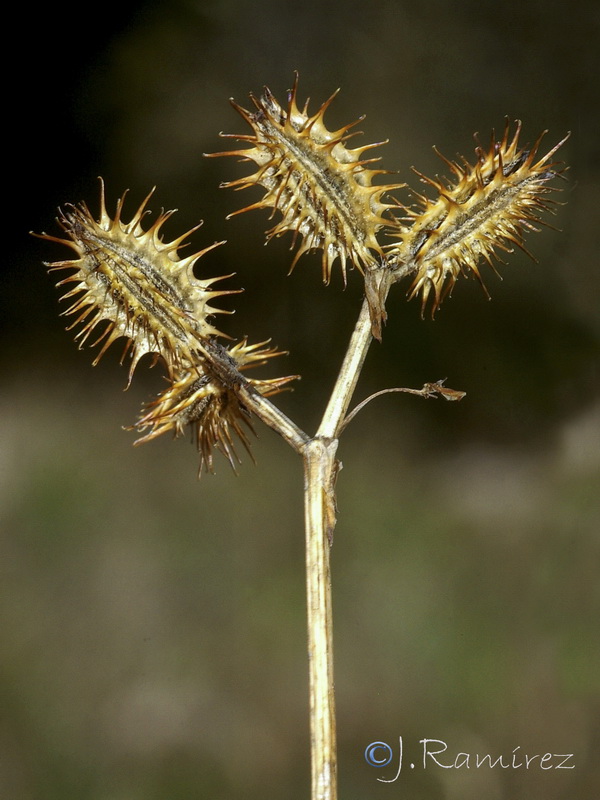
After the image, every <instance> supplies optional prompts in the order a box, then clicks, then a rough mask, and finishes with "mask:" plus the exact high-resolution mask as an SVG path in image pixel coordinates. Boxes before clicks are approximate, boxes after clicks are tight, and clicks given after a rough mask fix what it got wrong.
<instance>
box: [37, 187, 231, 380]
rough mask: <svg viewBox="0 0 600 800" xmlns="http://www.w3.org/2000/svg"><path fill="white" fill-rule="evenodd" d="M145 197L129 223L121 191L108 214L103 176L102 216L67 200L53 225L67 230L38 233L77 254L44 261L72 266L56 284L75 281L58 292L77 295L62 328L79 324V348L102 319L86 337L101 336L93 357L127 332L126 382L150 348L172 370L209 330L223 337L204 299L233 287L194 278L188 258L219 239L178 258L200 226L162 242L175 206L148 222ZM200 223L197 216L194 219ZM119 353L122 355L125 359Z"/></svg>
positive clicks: (57, 266) (58, 266)
mask: <svg viewBox="0 0 600 800" xmlns="http://www.w3.org/2000/svg"><path fill="white" fill-rule="evenodd" d="M153 192H154V190H152V192H150V194H149V195H148V196H147V197H146V199H145V200H144V202H143V203H142V204H141V205H140V207H139V208H138V210H137V211H136V212H135V214H134V215H133V217H132V218H131V220H130V221H129V222H124V221H123V219H122V217H121V215H122V212H123V204H124V200H125V195H123V197H121V199H120V200H119V201H118V202H117V207H116V213H115V216H114V219H113V218H111V217H110V216H109V214H108V213H107V211H106V203H105V194H104V183H103V182H101V193H100V217H99V219H98V221H96V220H95V219H94V217H93V216H92V214H91V213H90V211H89V210H88V208H87V206H86V205H85V204H84V203H82V204H81V205H80V206H71V205H69V206H66V211H64V212H61V216H60V217H59V220H58V222H59V224H60V226H61V227H62V229H63V230H64V232H65V233H66V234H67V236H68V238H67V239H61V238H57V237H54V236H49V235H48V234H42V235H41V237H42V238H44V239H48V240H50V241H56V242H60V243H61V244H66V245H68V246H69V247H71V248H72V249H73V250H74V251H75V252H76V253H77V258H76V259H73V260H69V261H57V262H54V263H51V264H47V266H48V267H49V269H50V271H54V270H62V269H71V270H75V272H74V273H73V274H71V275H69V276H68V277H67V278H64V279H63V280H61V281H60V282H59V283H58V284H57V285H58V286H63V285H65V284H70V283H74V284H75V286H74V287H73V288H72V289H71V290H70V291H68V292H67V293H66V294H65V295H63V297H62V299H63V300H64V299H66V298H73V297H75V298H76V299H75V302H73V304H72V305H71V306H70V307H69V308H68V309H67V310H66V311H64V312H63V315H66V316H71V315H77V318H76V319H75V321H74V322H73V323H72V324H71V325H70V326H69V328H68V330H70V329H71V328H74V327H75V326H76V325H78V324H80V323H81V324H82V325H83V327H82V328H81V329H80V330H79V332H78V334H77V335H76V337H75V338H76V339H78V340H79V346H80V347H82V346H83V344H84V342H86V341H87V340H88V339H89V337H90V336H91V334H92V332H93V331H94V330H95V329H96V328H97V326H98V325H100V323H102V322H105V323H106V325H105V327H104V328H103V330H102V331H101V333H100V335H99V336H98V338H97V339H96V341H95V342H93V343H92V344H93V345H95V344H98V343H100V342H102V341H103V346H102V349H101V350H100V353H99V354H98V356H97V357H96V359H95V361H94V365H95V364H97V363H98V361H99V360H100V358H101V357H102V355H103V354H104V353H105V352H106V350H107V349H108V348H109V347H110V345H111V344H112V342H114V341H115V340H116V339H118V338H120V337H121V336H124V337H126V339H127V340H128V341H127V345H126V347H125V351H124V353H123V358H124V357H125V355H126V353H127V352H128V351H129V352H130V353H131V366H130V370H129V381H130V382H131V377H132V375H133V372H134V370H135V368H136V366H137V364H138V362H139V360H140V358H142V356H144V355H145V354H146V353H154V354H156V357H157V358H158V357H162V359H163V360H164V362H165V364H166V366H167V369H168V371H169V373H170V374H172V373H173V370H174V369H175V368H176V367H178V366H180V365H181V364H182V363H183V362H184V361H186V362H190V361H193V360H194V356H193V355H192V354H193V353H194V351H195V350H196V349H201V348H202V342H203V341H205V340H206V339H207V338H208V337H211V336H222V335H223V334H221V333H220V332H219V331H218V330H217V329H216V328H214V327H213V326H212V325H211V324H210V322H209V321H208V320H209V318H210V317H211V316H212V315H214V314H217V313H230V312H224V311H220V310H219V309H215V308H213V307H212V306H211V305H210V302H211V301H212V300H213V299H214V298H215V297H219V296H222V295H227V294H234V293H235V292H233V291H214V290H212V289H211V288H210V287H211V286H212V284H214V283H216V282H217V281H220V280H223V277H230V276H223V277H218V278H209V279H204V280H202V281H200V280H198V279H197V278H195V277H194V273H193V269H194V265H195V264H196V262H197V261H198V259H199V258H201V257H202V256H203V255H204V254H205V253H207V252H208V251H209V250H212V249H213V248H214V247H217V246H218V245H220V244H223V242H216V243H215V244H212V245H210V246H209V247H206V248H205V249H204V250H200V251H199V252H196V253H193V254H192V255H189V256H187V257H186V258H180V257H179V249H180V247H181V246H182V243H183V241H184V240H185V239H186V238H187V237H188V236H189V235H190V234H191V233H193V232H194V231H195V230H197V228H199V227H200V225H198V226H196V227H195V228H192V230H190V231H187V232H186V233H184V234H183V235H182V236H179V237H178V238H177V239H175V240H174V241H172V242H163V240H162V238H161V228H162V226H163V225H164V223H165V222H166V221H167V219H169V217H170V216H171V215H172V214H173V213H174V212H173V211H167V212H162V213H161V214H160V215H159V216H158V218H157V219H156V221H155V222H154V223H153V224H152V225H151V226H150V227H149V228H148V229H147V230H144V228H143V227H142V219H143V217H144V216H145V215H146V214H147V213H148V212H147V210H146V207H147V204H148V201H149V199H150V197H151V196H152V194H153ZM200 224H202V223H200ZM123 358H122V360H123Z"/></svg>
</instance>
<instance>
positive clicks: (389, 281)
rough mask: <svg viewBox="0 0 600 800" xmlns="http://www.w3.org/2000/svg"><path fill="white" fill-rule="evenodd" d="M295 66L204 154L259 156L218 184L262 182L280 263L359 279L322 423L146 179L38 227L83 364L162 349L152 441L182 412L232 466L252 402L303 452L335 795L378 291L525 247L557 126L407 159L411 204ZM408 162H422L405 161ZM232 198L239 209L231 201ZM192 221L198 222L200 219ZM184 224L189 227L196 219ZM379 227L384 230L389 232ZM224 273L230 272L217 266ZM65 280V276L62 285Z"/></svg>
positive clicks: (311, 612)
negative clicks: (329, 121) (267, 374)
mask: <svg viewBox="0 0 600 800" xmlns="http://www.w3.org/2000/svg"><path fill="white" fill-rule="evenodd" d="M297 94H298V79H297V76H296V79H295V82H294V86H293V88H292V90H291V91H290V92H289V94H288V99H287V104H286V105H280V104H279V103H278V102H277V100H276V99H275V98H274V97H273V95H272V94H271V92H270V91H269V90H268V89H266V88H265V90H264V92H263V94H262V96H260V97H255V96H254V95H251V96H250V97H251V100H252V103H253V106H254V110H253V111H248V110H246V109H244V108H242V107H241V106H239V105H237V103H235V102H233V101H232V103H233V106H234V108H235V109H236V110H237V111H238V112H239V113H240V114H241V116H242V117H243V119H244V120H245V121H246V122H247V123H248V125H249V126H250V128H251V133H249V134H236V135H229V134H222V135H224V136H227V137H229V138H234V139H236V140H238V141H241V142H243V143H245V146H243V147H241V149H236V150H229V151H227V152H224V153H217V154H211V155H228V156H236V157H238V158H239V159H241V160H242V161H250V162H253V163H254V165H255V171H254V172H252V173H251V174H249V175H246V176H244V177H241V178H238V179H237V180H233V181H229V182H228V183H225V184H223V185H224V186H228V187H231V188H233V189H235V190H242V189H247V188H251V187H254V186H257V187H260V188H261V189H262V191H263V195H262V198H261V199H259V200H258V201H255V202H253V203H252V204H251V205H249V206H247V207H246V208H244V209H242V211H249V210H251V209H262V208H266V209H270V210H271V217H272V218H275V217H276V223H275V224H274V226H273V227H271V229H270V230H269V231H268V232H267V234H266V235H267V239H270V238H272V237H274V236H281V235H283V234H286V233H288V232H289V233H291V234H292V248H295V249H296V254H295V257H294V259H293V261H292V265H291V268H292V269H293V267H294V266H295V264H296V262H297V261H298V259H299V257H300V256H301V255H302V254H303V253H305V252H307V251H309V250H320V251H321V253H322V276H323V280H324V282H325V283H329V281H330V277H331V273H332V269H333V267H334V264H335V262H336V261H339V263H340V269H341V272H342V275H343V278H344V282H345V281H346V277H347V276H346V271H347V267H348V265H350V266H351V267H356V269H357V271H358V272H360V273H361V274H362V276H363V280H364V289H365V301H364V303H363V306H362V309H361V311H360V314H359V317H358V320H357V323H356V326H355V329H354V332H353V334H352V337H351V339H350V342H349V345H348V349H347V352H346V356H345V358H344V361H343V364H342V366H341V369H340V373H339V375H338V379H337V382H336V384H335V387H334V390H333V392H332V394H331V397H330V399H329V402H328V405H327V408H326V410H325V413H324V415H323V418H322V421H321V423H320V425H319V428H318V430H317V432H316V433H315V434H314V435H313V436H309V435H308V434H306V433H305V432H304V431H302V430H301V429H300V428H299V427H298V426H297V425H296V424H295V423H294V422H292V421H291V420H290V419H288V418H287V417H286V416H285V415H284V414H283V413H282V412H281V411H280V410H279V409H278V408H277V407H276V406H275V405H274V404H273V403H272V402H271V401H270V400H269V399H268V398H269V397H270V396H271V395H274V394H276V393H277V392H279V391H281V390H282V389H284V388H285V387H287V386H288V384H289V383H290V382H291V381H293V380H294V378H296V377H298V376H287V377H282V378H274V379H273V378H271V379H268V380H261V379H257V378H252V377H246V370H247V368H249V367H253V366H259V365H260V364H262V363H264V362H265V361H267V360H268V359H271V358H274V357H276V356H278V355H280V354H281V353H280V352H279V351H278V350H277V349H276V348H272V347H269V346H268V342H261V343H260V344H254V345H250V344H248V342H247V341H246V340H243V341H240V342H238V343H235V344H231V341H230V340H229V342H228V341H227V339H228V337H226V336H225V335H224V334H223V333H221V332H220V331H219V330H218V329H217V328H216V327H214V325H213V322H212V321H211V320H212V319H213V317H214V316H215V314H218V313H223V312H221V311H219V310H218V309H216V308H215V307H213V306H212V305H211V303H212V302H213V301H214V300H215V299H217V298H218V297H221V296H223V295H227V294H232V293H235V290H217V289H214V288H212V287H213V285H214V284H215V283H218V282H219V281H221V280H223V279H224V278H211V279H204V280H203V279H200V278H196V277H195V276H194V272H193V270H194V267H195V266H196V263H197V262H198V261H199V260H200V259H201V258H202V257H204V256H205V255H206V254H207V253H208V252H209V251H211V250H212V249H213V248H214V247H216V246H218V245H221V244H223V242H217V243H215V244H213V245H210V246H208V247H206V248H204V249H203V250H201V251H199V252H197V253H194V254H193V255H190V256H187V257H185V258H184V257H181V256H180V254H179V251H180V248H181V246H182V244H183V242H184V240H185V239H187V237H188V236H189V234H191V233H192V232H193V231H188V232H187V233H185V234H183V235H182V236H180V237H179V238H177V239H175V240H174V241H171V242H163V240H162V237H161V229H162V226H163V224H164V222H165V221H166V220H167V219H168V218H169V217H170V216H171V214H172V212H167V213H164V212H161V214H160V215H159V216H158V218H157V219H156V221H155V222H154V223H153V224H151V225H149V226H148V227H147V228H144V226H143V220H144V217H145V216H146V214H147V213H148V211H147V205H148V203H149V201H150V197H151V195H152V192H151V193H150V194H149V195H148V197H147V198H146V199H145V200H144V201H143V203H142V204H141V205H140V207H139V208H138V209H137V211H136V212H135V213H134V215H133V216H132V218H131V219H130V221H129V222H125V221H124V219H123V206H124V198H125V196H123V197H122V198H121V199H120V200H119V201H118V203H117V206H116V211H115V213H114V216H112V217H111V216H110V215H109V213H108V212H107V209H106V202H105V196H104V185H103V184H102V188H101V199H100V212H99V217H98V220H96V219H95V218H94V216H93V215H92V214H91V212H90V211H89V210H88V208H87V206H85V205H83V204H82V205H80V206H79V207H74V206H68V207H66V210H65V211H64V212H61V214H60V217H59V220H58V222H59V225H60V226H61V228H62V229H63V232H64V234H65V235H66V238H60V237H54V236H49V235H47V234H41V236H42V237H43V238H45V239H48V240H51V241H56V242H60V243H63V244H66V245H68V246H69V247H70V248H71V249H72V250H74V251H75V254H76V258H74V259H71V260H68V261H59V262H54V263H52V264H49V265H48V266H49V268H50V270H52V271H53V270H70V272H69V274H68V276H67V277H66V278H64V279H63V280H61V281H60V282H59V284H58V285H59V286H63V285H69V286H70V288H69V291H68V292H67V293H66V294H65V295H64V297H63V299H66V298H69V299H70V300H72V304H71V305H70V306H69V307H68V308H67V309H66V311H64V312H63V313H64V314H65V315H66V316H74V317H75V320H74V322H73V323H72V324H71V325H70V326H69V327H70V328H74V327H76V326H80V327H79V331H78V333H77V334H76V337H75V338H76V339H77V340H78V341H79V346H80V347H81V346H82V345H83V344H84V343H85V342H87V341H88V340H89V339H90V338H93V337H92V334H94V335H95V334H96V333H97V334H98V335H97V338H96V339H95V341H94V342H93V344H100V345H101V349H100V352H99V354H98V355H97V356H96V359H95V361H94V364H96V363H98V361H99V359H100V358H101V356H102V354H103V353H104V352H105V351H106V350H107V348H108V347H109V346H110V345H111V344H112V343H113V342H114V341H115V340H116V339H119V338H124V339H125V340H126V345H125V350H124V352H123V356H122V359H121V360H122V362H123V361H124V360H125V359H127V360H128V363H129V382H131V378H132V375H133V373H134V371H135V368H136V366H137V364H138V362H139V360H140V359H141V358H142V356H144V355H145V354H147V353H151V354H153V357H154V361H155V362H156V361H162V363H163V364H164V366H165V369H166V372H167V376H168V381H169V383H168V386H167V388H166V389H165V390H164V391H163V392H162V393H161V394H160V395H159V396H158V397H157V398H156V399H155V400H154V401H153V402H152V403H151V404H150V405H148V406H145V407H144V408H143V409H142V411H141V414H140V417H139V419H138V421H137V422H136V423H135V425H133V426H132V427H133V428H134V429H135V430H137V431H138V432H140V433H142V434H143V436H142V438H141V439H139V440H138V441H140V442H146V441H149V440H151V439H153V438H155V437H157V436H159V435H161V434H162V433H165V432H167V431H171V432H172V433H174V434H175V435H179V434H181V433H182V432H183V431H184V430H185V429H186V428H187V427H188V426H191V428H192V430H193V433H194V438H195V441H196V443H197V446H198V450H199V453H200V469H201V471H202V470H207V471H212V469H213V453H214V450H215V449H217V450H220V451H221V452H222V453H223V454H224V455H225V456H226V458H227V459H228V460H229V462H230V463H231V464H232V466H235V465H236V464H237V463H238V461H239V459H238V454H237V452H236V443H241V444H242V446H243V447H244V448H245V449H247V450H248V449H249V446H250V439H249V433H250V432H251V431H252V417H253V416H256V417H258V418H259V419H261V420H262V421H263V422H265V423H266V424H267V425H269V426H270V427H271V428H273V429H274V430H276V431H277V432H278V433H279V434H280V435H281V436H282V437H283V438H284V439H285V440H286V441H287V442H288V443H289V444H290V445H291V446H292V447H293V448H294V449H295V450H296V452H297V453H299V454H300V455H301V457H302V458H303V461H304V469H305V522H306V569H307V595H308V597H307V605H308V648H309V655H310V659H309V664H310V667H309V669H310V724H311V756H312V798H313V800H334V799H335V798H336V796H337V789H336V785H337V778H336V737H335V706H334V693H333V648H332V622H331V585H330V577H329V549H330V545H331V543H332V540H333V529H334V527H335V522H336V505H335V482H336V478H337V473H338V469H339V463H338V462H337V460H336V451H337V446H338V441H339V436H340V434H341V432H342V431H343V429H344V428H345V426H346V425H347V424H348V422H349V421H350V420H351V419H352V418H353V417H354V416H355V414H356V413H357V412H358V411H359V410H360V409H361V408H362V406H363V405H364V404H365V403H366V402H369V401H370V400H371V399H373V397H375V396H377V395H379V394H381V393H382V392H378V393H377V395H373V396H372V397H371V398H367V400H365V401H363V403H361V404H360V405H359V406H357V407H356V408H355V409H354V411H352V412H349V411H348V408H349V405H350V401H351V398H352V394H353V392H354V389H355V386H356V383H357V380H358V377H359V374H360V371H361V369H362V366H363V363H364V359H365V357H366V354H367V350H368V348H369V345H370V342H371V339H372V337H373V336H375V337H376V338H379V339H381V337H382V330H383V327H382V326H383V323H384V322H385V320H386V316H387V312H386V302H387V297H388V293H389V291H390V289H391V287H392V285H393V284H395V283H397V282H399V281H401V280H403V279H405V278H409V279H412V284H411V285H410V286H409V288H408V296H409V297H415V296H420V297H421V302H422V309H423V310H424V309H425V307H426V305H427V304H428V302H429V301H431V309H432V314H433V313H434V312H435V311H436V310H437V309H438V307H439V306H440V304H441V302H442V300H443V299H444V297H445V296H447V295H448V294H449V293H450V292H451V290H452V288H453V286H454V284H455V283H456V280H457V278H458V277H459V275H461V274H463V275H469V274H473V275H474V276H476V277H477V278H478V279H479V280H480V281H481V276H480V272H479V269H480V264H481V262H482V261H487V262H488V264H489V265H490V266H491V267H492V268H493V269H495V267H494V263H493V260H492V259H493V258H494V257H496V258H497V255H496V254H497V251H499V250H500V251H502V252H504V253H510V252H512V250H513V248H514V246H517V247H519V248H521V249H523V250H525V252H528V251H527V250H526V249H525V245H524V241H523V240H524V234H525V233H526V232H528V231H537V230H539V227H538V226H539V224H546V223H544V222H543V221H542V220H541V219H540V214H541V213H542V212H552V206H553V201H552V199H551V198H550V197H549V196H548V195H549V193H550V192H551V191H553V187H551V186H550V185H549V183H550V181H551V180H552V179H554V178H555V177H557V176H560V175H561V174H562V171H563V169H562V167H560V165H558V164H557V163H556V162H555V161H554V160H553V159H554V155H555V153H556V151H557V150H558V148H559V147H560V146H561V145H562V144H563V142H564V141H565V140H564V139H563V140H562V141H561V142H559V143H558V144H557V145H556V146H554V147H553V148H552V149H550V150H549V151H548V152H547V153H546V154H545V155H543V156H539V155H538V152H539V148H540V143H541V139H542V136H540V137H539V138H538V140H537V141H536V142H535V144H534V145H533V147H531V148H530V149H527V148H524V147H521V146H520V144H519V137H520V133H521V123H520V122H518V123H517V124H516V128H515V131H514V133H513V134H512V135H511V133H510V126H509V124H508V122H507V123H506V126H505V128H504V132H503V135H502V137H501V138H500V139H496V136H495V135H494V134H492V139H491V143H490V145H489V147H488V148H487V149H485V148H483V147H482V146H481V145H480V144H478V145H477V147H476V150H475V162H474V164H471V163H470V162H468V161H467V160H465V159H460V160H458V161H450V160H448V159H446V158H444V157H443V156H441V158H442V160H443V161H444V163H445V165H446V167H447V168H448V170H449V172H450V175H451V178H450V179H449V180H446V179H441V178H438V177H436V178H435V179H432V178H427V177H425V176H424V175H421V173H419V172H417V173H416V174H417V175H418V177H419V179H420V181H421V182H422V183H424V184H425V185H426V186H427V187H428V188H429V189H430V190H433V197H427V196H425V195H422V194H418V193H416V192H413V193H412V194H413V197H414V199H415V204H414V205H410V204H407V203H403V202H401V201H399V200H398V199H397V198H396V197H394V196H393V195H392V192H397V191H399V190H402V189H404V188H405V185H404V184H401V183H389V184H377V183H374V182H373V181H374V179H376V178H377V176H379V175H385V174H388V173H387V170H382V169H376V168H374V166H373V165H374V164H375V163H376V162H378V161H379V158H363V155H364V154H365V153H366V152H367V151H368V150H371V149H373V148H375V147H379V146H380V144H383V143H378V144H371V145H362V146H360V147H355V148H349V147H348V146H347V145H348V142H349V140H350V139H351V137H354V136H356V135H357V134H356V133H355V132H352V131H351V129H352V128H353V126H354V125H355V124H356V123H352V124H350V125H345V126H344V127H342V128H340V129H339V130H336V131H329V130H328V129H327V127H326V125H325V122H324V116H325V112H326V110H327V108H328V106H329V104H330V103H331V101H332V100H333V98H334V97H335V94H334V95H332V96H331V97H330V98H329V100H327V101H326V102H325V103H324V104H323V105H322V106H321V107H320V108H319V110H318V111H317V112H316V113H315V114H313V115H312V116H311V115H309V113H308V103H307V104H305V105H304V107H303V108H302V110H300V108H299V106H298V104H297ZM415 172H416V170H415ZM237 213H241V212H240V211H234V212H233V214H232V215H231V216H233V215H234V214H237ZM198 227H199V226H198ZM193 230H196V229H195V228H194V229H193ZM382 236H385V237H386V238H387V243H386V244H382V242H381V238H382ZM225 277H230V276H225ZM71 284H73V285H72V286H71ZM383 391H384V392H385V391H404V392H410V393H413V394H418V395H421V396H423V397H431V396H441V397H444V398H445V399H447V400H460V399H462V397H463V396H464V393H463V392H460V391H457V390H454V389H450V388H448V387H446V386H444V382H443V381H436V382H428V383H425V384H424V386H423V388H422V389H385V390H383Z"/></svg>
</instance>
